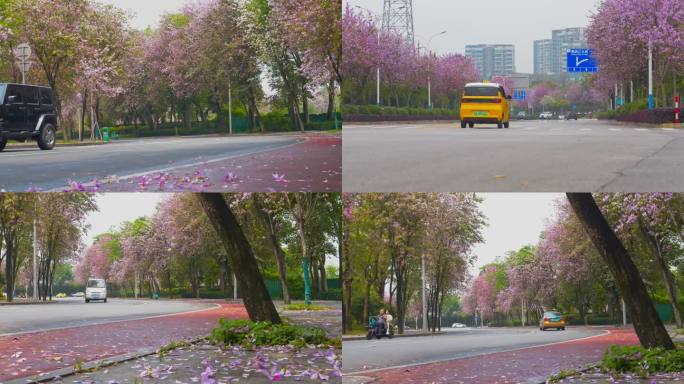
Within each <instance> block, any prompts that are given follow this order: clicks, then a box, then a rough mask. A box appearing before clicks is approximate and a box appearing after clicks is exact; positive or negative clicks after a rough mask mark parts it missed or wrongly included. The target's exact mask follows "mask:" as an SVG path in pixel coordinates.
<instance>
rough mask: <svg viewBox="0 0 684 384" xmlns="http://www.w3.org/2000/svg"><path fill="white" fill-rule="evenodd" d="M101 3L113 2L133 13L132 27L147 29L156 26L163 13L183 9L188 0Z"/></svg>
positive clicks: (111, 0) (121, 0)
mask: <svg viewBox="0 0 684 384" xmlns="http://www.w3.org/2000/svg"><path fill="white" fill-rule="evenodd" d="M99 2H101V3H105V4H112V5H115V6H117V7H119V8H121V9H124V10H127V11H130V12H132V13H133V19H132V20H131V27H133V28H135V29H140V30H142V29H146V28H147V27H152V28H154V27H156V26H157V25H158V23H159V19H160V17H161V16H162V15H163V14H166V13H174V12H178V11H180V10H181V8H182V7H183V5H184V4H185V3H187V2H188V0H99Z"/></svg>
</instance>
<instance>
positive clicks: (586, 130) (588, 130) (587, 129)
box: [580, 128, 592, 132]
mask: <svg viewBox="0 0 684 384" xmlns="http://www.w3.org/2000/svg"><path fill="white" fill-rule="evenodd" d="M591 130H592V129H591V128H582V129H580V131H582V132H590V131H591Z"/></svg>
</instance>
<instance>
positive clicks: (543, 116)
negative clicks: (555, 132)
mask: <svg viewBox="0 0 684 384" xmlns="http://www.w3.org/2000/svg"><path fill="white" fill-rule="evenodd" d="M539 118H540V119H542V120H546V119H553V113H551V112H542V113H540V114H539Z"/></svg>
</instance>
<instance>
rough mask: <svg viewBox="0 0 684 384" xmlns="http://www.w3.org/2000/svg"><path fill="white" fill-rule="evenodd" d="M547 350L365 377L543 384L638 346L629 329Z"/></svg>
mask: <svg viewBox="0 0 684 384" xmlns="http://www.w3.org/2000/svg"><path fill="white" fill-rule="evenodd" d="M607 331H608V333H607V334H605V335H600V336H594V337H590V338H586V339H579V340H572V341H568V342H563V343H557V344H552V345H547V346H539V347H531V348H526V349H519V350H515V351H510V352H500V353H492V354H489V355H485V356H476V357H470V358H464V359H459V360H452V361H446V362H440V363H433V364H425V365H418V366H411V367H406V368H393V369H387V370H382V371H377V372H373V373H364V374H363V376H366V377H369V378H372V379H374V381H373V383H453V384H457V383H541V382H544V381H545V380H546V378H547V377H549V376H550V375H552V374H554V373H557V372H558V371H560V370H562V369H566V370H567V369H576V368H581V367H584V366H586V365H588V364H592V363H595V362H596V361H598V360H600V359H601V357H602V356H603V353H604V351H605V350H606V348H607V347H608V346H610V345H614V344H619V345H631V344H638V343H639V341H638V339H637V336H636V334H635V333H634V331H633V330H632V329H631V328H630V329H615V328H610V329H607Z"/></svg>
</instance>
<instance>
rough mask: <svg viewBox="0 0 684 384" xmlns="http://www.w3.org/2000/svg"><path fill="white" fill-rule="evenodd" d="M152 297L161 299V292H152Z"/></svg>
mask: <svg viewBox="0 0 684 384" xmlns="http://www.w3.org/2000/svg"><path fill="white" fill-rule="evenodd" d="M152 298H153V299H154V300H159V293H157V292H155V293H153V294H152Z"/></svg>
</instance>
